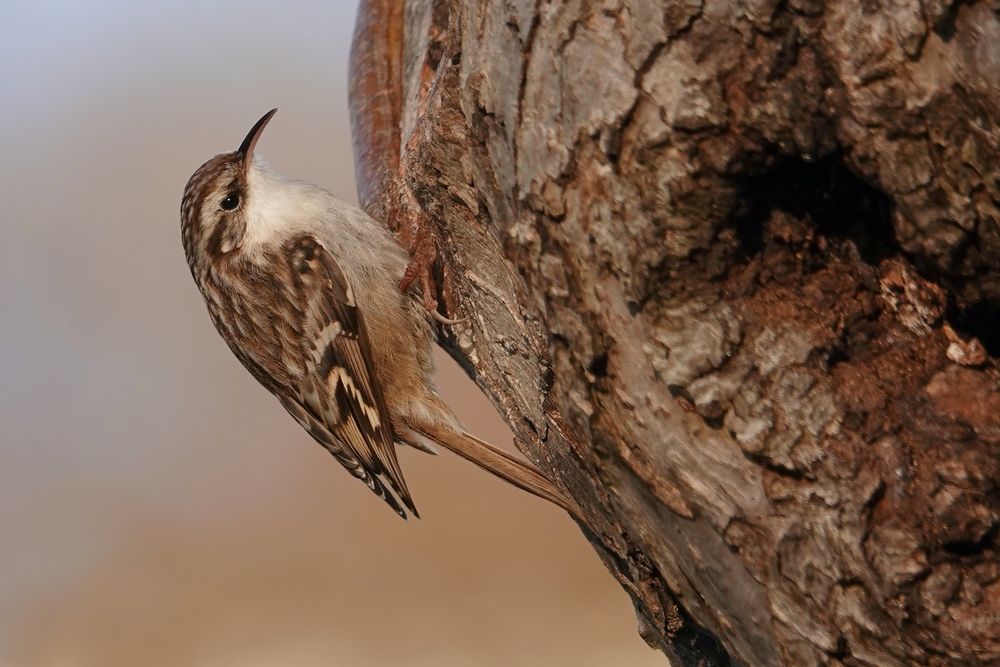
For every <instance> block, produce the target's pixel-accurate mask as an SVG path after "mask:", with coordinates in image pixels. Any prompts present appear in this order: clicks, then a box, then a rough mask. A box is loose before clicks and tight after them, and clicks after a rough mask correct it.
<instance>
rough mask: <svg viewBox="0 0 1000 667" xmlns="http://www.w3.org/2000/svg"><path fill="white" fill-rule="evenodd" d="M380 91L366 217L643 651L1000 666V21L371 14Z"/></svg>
mask: <svg viewBox="0 0 1000 667" xmlns="http://www.w3.org/2000/svg"><path fill="white" fill-rule="evenodd" d="M352 77H353V78H352V95H353V97H352V103H353V111H354V127H355V142H356V150H357V155H358V174H359V181H360V184H361V195H362V200H363V204H364V205H365V207H366V208H367V209H368V210H369V211H370V212H372V213H373V214H374V215H375V216H376V217H378V218H380V219H382V220H384V221H385V223H386V224H387V225H389V226H391V227H392V228H393V229H396V230H397V231H398V232H399V234H400V238H401V239H402V241H403V242H404V243H405V244H406V245H407V246H408V247H409V248H410V249H411V250H413V252H414V255H415V257H417V258H418V259H419V260H420V261H419V262H418V264H419V265H420V266H421V267H427V268H428V269H429V270H428V271H427V272H426V278H427V279H425V280H423V286H424V288H425V289H426V290H431V291H432V292H433V293H432V296H433V297H434V298H436V299H437V300H439V301H440V302H442V303H443V306H444V308H443V310H444V311H445V312H446V313H447V314H449V315H450V316H451V317H463V316H467V317H468V318H469V321H468V322H467V323H466V324H464V325H461V326H458V327H454V328H452V329H451V330H449V331H446V332H444V339H443V343H444V344H445V345H446V346H447V347H448V349H450V351H451V352H452V354H453V355H454V356H456V358H458V359H459V360H460V361H461V362H463V363H464V364H465V366H466V368H468V369H469V370H470V372H471V373H473V374H474V377H475V379H476V381H477V382H478V383H479V385H480V386H481V387H482V388H483V389H484V390H485V391H487V392H488V393H489V394H490V395H491V396H492V397H493V398H494V400H495V402H496V404H497V405H498V406H499V407H500V409H501V410H502V411H503V414H504V415H505V416H506V419H507V421H508V423H509V424H510V425H511V427H512V428H513V430H514V432H515V434H516V437H517V441H518V445H519V447H520V448H521V449H522V450H523V451H524V452H525V453H526V454H527V455H528V456H530V457H531V458H532V459H533V460H534V461H535V462H537V463H538V465H539V466H540V467H541V468H542V469H543V470H545V471H546V472H547V473H549V474H550V475H551V476H552V477H553V478H554V479H556V480H558V483H559V484H560V485H561V486H563V487H564V488H565V489H566V490H567V491H568V492H569V493H570V494H571V495H572V496H573V497H574V498H575V499H576V500H577V502H579V503H580V505H581V506H582V507H583V508H584V509H585V512H586V514H587V516H588V525H587V526H585V527H584V528H585V530H586V531H587V533H588V536H589V537H590V538H591V541H592V542H593V544H594V546H595V547H596V548H597V550H598V551H599V552H600V555H601V557H602V558H603V559H604V560H605V562H606V563H607V566H608V568H609V569H610V570H611V572H612V573H613V574H614V575H615V576H616V577H617V578H618V580H619V581H620V582H621V583H622V585H623V586H624V587H625V588H626V589H627V590H628V592H629V593H630V594H631V596H632V598H633V600H634V602H635V606H636V609H637V612H638V616H639V620H640V631H641V632H642V635H643V637H645V639H646V640H647V641H648V642H650V643H651V644H653V645H655V646H657V647H659V648H661V649H662V650H663V651H664V652H665V653H666V654H667V655H668V656H669V657H670V658H671V659H672V660H673V661H674V662H675V664H678V665H684V664H706V665H721V664H730V663H735V664H746V665H777V664H787V665H810V664H848V665H902V664H974V663H975V664H989V663H998V662H1000V558H998V545H997V533H998V529H1000V489H998V480H1000V367H998V363H997V359H998V355H1000V322H998V319H1000V272H998V270H997V267H998V266H1000V212H998V206H1000V5H998V4H997V3H992V2H946V1H945V0H895V2H892V3H878V2H874V1H866V0H862V1H861V2H858V1H857V0H831V1H830V2H821V1H819V0H788V1H779V0H741V1H736V0H671V1H668V2H657V1H654V0H590V1H585V0H565V1H554V0H551V1H549V0H465V1H464V2H463V1H461V0H406V2H405V3H403V2H401V1H399V0H366V1H363V2H362V3H361V13H360V19H359V26H358V31H357V34H356V39H355V44H354V60H353V65H352ZM414 275H416V274H414Z"/></svg>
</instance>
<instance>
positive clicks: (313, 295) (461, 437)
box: [181, 109, 579, 518]
mask: <svg viewBox="0 0 1000 667" xmlns="http://www.w3.org/2000/svg"><path fill="white" fill-rule="evenodd" d="M276 111H277V109H273V110H271V111H269V112H268V113H267V114H265V115H264V117H263V118H261V119H260V120H259V121H257V123H256V125H254V126H253V128H252V129H251V130H250V133H249V134H248V135H247V137H246V139H244V140H243V143H242V144H241V145H240V147H239V148H238V149H237V150H236V151H235V152H232V153H223V154H221V155H217V156H216V157H214V158H212V159H211V160H209V161H208V162H206V163H205V164H203V165H202V166H201V167H200V168H199V169H198V170H197V171H196V172H195V173H194V175H193V176H191V179H190V180H189V181H188V183H187V187H185V189H184V199H183V203H182V204H181V236H182V239H183V242H184V253H185V255H186V256H187V261H188V265H189V266H190V268H191V274H192V275H193V276H194V280H195V282H196V283H197V284H198V288H199V289H200V290H201V293H202V296H203V297H204V298H205V303H206V304H207V306H208V312H209V315H210V316H211V319H212V322H213V323H214V324H215V328H216V329H217V330H218V332H219V334H220V335H221V336H222V338H223V339H224V340H225V341H226V343H227V344H228V345H229V348H230V349H231V350H232V351H233V353H234V354H235V355H236V357H237V358H238V359H239V360H240V361H241V362H242V363H243V365H244V366H246V368H247V370H249V371H250V372H251V373H252V374H253V375H254V377H255V378H257V380H258V381H259V382H260V383H261V384H262V385H264V386H265V387H266V388H267V389H268V390H269V391H270V392H271V393H272V394H274V395H275V396H276V397H277V398H278V400H279V401H281V404H282V405H283V406H284V407H285V409H286V410H288V412H289V413H290V414H291V415H292V416H293V417H294V418H295V420H296V421H298V422H299V424H301V425H302V427H303V428H305V429H306V431H308V432H309V434H310V435H311V436H312V437H313V438H315V439H316V441H317V442H319V443H320V444H321V445H323V447H325V448H326V449H327V451H329V452H330V453H331V454H333V456H334V457H335V458H336V459H337V460H338V461H339V462H340V463H341V464H342V465H343V466H344V467H345V468H347V469H348V470H349V471H350V472H351V474H352V475H354V476H355V477H357V478H359V479H360V480H362V481H363V482H364V483H365V484H367V485H368V488H370V489H371V490H372V491H374V492H375V493H376V494H377V495H379V496H380V497H381V498H382V499H384V500H385V501H386V502H387V503H388V504H389V505H390V506H391V507H392V508H393V509H394V510H395V511H396V512H397V513H398V514H399V515H400V516H402V517H403V518H406V511H405V510H404V508H403V506H405V507H406V508H408V509H409V510H410V511H411V512H413V514H414V515H415V516H419V515H418V514H417V510H416V508H415V507H414V504H413V499H412V497H411V496H410V491H409V490H408V489H407V486H406V480H405V479H404V478H403V472H402V470H401V469H400V466H399V461H398V459H397V456H396V445H397V444H398V443H404V444H408V445H411V446H414V447H417V448H419V449H423V450H425V451H431V452H433V451H434V445H435V444H439V445H442V446H444V447H445V448H447V449H449V450H451V451H453V452H455V453H456V454H459V455H460V456H463V457H465V458H466V459H468V460H470V461H472V462H473V463H475V464H476V465H478V466H480V467H482V468H484V469H486V470H488V471H490V472H492V473H493V474H495V475H497V476H499V477H501V478H503V479H505V480H507V481H508V482H510V483H512V484H514V485H515V486H518V487H520V488H522V489H524V490H526V491H528V492H530V493H533V494H535V495H537V496H540V497H542V498H545V499H547V500H550V501H551V502H553V503H555V504H557V505H559V506H560V507H562V508H564V509H566V510H567V511H569V512H570V513H571V514H573V515H574V516H578V512H579V510H577V509H576V506H575V505H574V504H573V503H572V501H570V500H568V499H567V498H566V497H565V496H563V494H562V493H560V492H559V491H558V490H557V489H556V487H555V486H554V485H553V484H552V482H550V481H549V480H548V479H547V478H546V477H545V476H544V475H542V473H540V472H539V471H538V470H537V469H535V468H534V467H533V466H531V465H529V464H527V463H525V462H523V461H520V460H518V459H516V458H514V457H513V456H511V455H509V454H507V453H505V452H503V451H501V450H499V449H497V448H496V447H493V446H492V445H490V444H488V443H486V442H483V441H482V440H479V439H478V438H476V437H475V436H473V435H470V434H469V433H467V432H466V431H465V430H464V429H463V428H462V426H461V425H460V424H459V422H458V419H456V418H455V416H454V414H453V413H452V411H451V410H450V409H449V408H448V406H447V405H445V404H444V402H443V401H442V399H441V398H440V396H438V393H437V390H436V389H435V388H434V384H433V381H432V379H431V376H432V373H433V365H432V360H431V341H432V329H431V326H430V322H429V321H428V313H427V311H426V310H425V309H424V308H423V307H422V306H421V305H420V304H419V302H418V301H417V299H416V298H415V297H413V296H412V295H409V294H404V293H402V292H401V291H400V290H399V287H398V285H399V282H400V279H401V278H402V276H403V273H404V271H405V269H406V266H407V263H408V257H407V255H406V253H405V252H404V251H403V250H402V249H401V248H400V247H399V246H398V245H397V244H396V242H395V240H394V239H393V237H392V235H391V234H390V233H389V232H388V230H386V229H385V228H383V227H381V226H380V225H379V224H378V223H377V222H375V221H374V220H373V219H372V218H371V217H369V216H368V215H367V214H365V213H364V212H363V211H361V210H359V209H357V208H355V207H353V206H351V205H349V204H347V203H345V202H342V201H340V200H338V199H336V198H335V197H334V196H333V195H331V194H330V193H329V192H327V191H326V190H323V189H321V188H318V187H316V186H314V185H310V184H308V183H303V182H301V181H295V180H290V179H287V178H284V177H283V176H280V175H278V174H276V173H274V172H273V171H271V170H270V169H269V168H268V167H267V166H266V165H265V164H264V163H263V162H261V161H260V160H259V159H255V158H254V147H255V146H256V145H257V141H258V139H260V136H261V133H262V132H263V130H264V127H265V126H266V125H267V123H268V121H270V120H271V118H272V116H274V114H275V112H276Z"/></svg>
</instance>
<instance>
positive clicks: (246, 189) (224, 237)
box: [181, 109, 278, 278]
mask: <svg viewBox="0 0 1000 667" xmlns="http://www.w3.org/2000/svg"><path fill="white" fill-rule="evenodd" d="M277 111H278V110H277V109H271V110H270V111H268V112H267V113H266V114H264V116H263V117H262V118H261V119H260V120H258V121H257V122H256V123H255V124H254V126H253V127H252V128H251V129H250V132H249V133H248V134H247V136H246V138H245V139H244V140H243V143H242V144H240V147H239V148H237V149H236V150H235V151H233V152H231V153H223V154H221V155H216V156H215V157H213V158H212V159H211V160H209V161H208V162H206V163H205V164H203V165H202V166H201V167H199V168H198V170H197V171H195V172H194V174H193V175H192V176H191V178H190V179H189V180H188V182H187V186H185V188H184V199H183V200H182V203H181V236H182V239H183V241H184V253H185V254H186V255H187V260H188V264H189V265H190V266H191V271H192V273H194V274H195V278H197V277H198V274H199V273H200V270H199V269H203V268H205V267H206V266H207V265H208V264H209V263H211V262H212V261H214V260H216V259H218V258H220V257H223V256H225V255H228V254H229V253H231V252H233V251H235V250H238V249H239V248H240V247H241V246H242V245H243V241H244V239H245V237H246V233H247V224H248V221H249V210H248V209H249V206H250V200H251V193H250V182H251V172H252V171H253V169H254V163H253V152H254V147H255V146H256V145H257V140H258V139H260V136H261V134H262V133H263V132H264V128H265V127H266V126H267V123H268V121H270V120H271V118H272V117H273V116H274V114H275V113H276V112H277Z"/></svg>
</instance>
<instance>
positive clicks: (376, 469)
mask: <svg viewBox="0 0 1000 667" xmlns="http://www.w3.org/2000/svg"><path fill="white" fill-rule="evenodd" d="M285 251H286V254H287V260H288V263H289V270H290V274H291V289H292V290H293V291H294V294H293V295H292V303H293V304H295V306H296V308H297V309H299V312H298V313H297V316H298V317H301V318H302V319H301V323H300V324H301V327H300V329H299V330H300V331H301V332H302V353H303V359H304V373H303V374H302V376H301V378H300V379H299V381H298V386H297V387H295V388H294V389H296V390H297V393H298V395H297V396H292V397H290V398H289V397H286V398H285V399H283V401H282V402H283V403H284V404H285V408H286V409H287V410H288V411H289V412H290V413H291V414H292V415H293V416H294V417H295V418H296V419H297V420H298V421H299V423H300V424H302V426H304V427H305V428H306V430H307V431H309V432H310V434H312V436H313V437H314V438H316V440H318V441H319V442H320V443H321V444H322V445H324V446H325V447H326V448H327V449H328V450H330V452H331V453H332V454H333V455H334V456H335V457H336V458H337V460H338V461H340V462H341V463H342V464H343V465H344V467H346V468H347V469H348V470H350V472H351V473H352V474H354V475H355V476H356V477H359V478H361V479H362V480H363V481H364V482H365V483H366V484H368V486H369V488H371V489H372V491H374V492H375V493H376V494H378V495H379V496H381V497H382V498H383V499H384V500H385V501H386V502H387V503H389V505H390V506H392V508H393V509H394V510H396V512H397V513H398V514H399V515H400V516H402V517H404V518H405V517H406V513H405V512H404V511H403V509H402V508H401V507H400V505H399V502H398V501H397V500H396V498H395V497H394V496H393V493H392V492H394V493H395V495H396V496H398V497H399V500H401V501H402V502H403V504H404V505H406V507H407V508H409V510H410V511H411V512H413V514H414V515H415V516H419V515H418V514H417V511H416V508H415V507H414V506H413V500H412V498H411V497H410V492H409V490H408V489H407V488H406V481H405V480H404V479H403V472H402V470H401V469H400V467H399V461H398V459H397V458H396V447H395V443H394V436H393V429H392V422H391V421H390V419H389V413H388V410H387V409H386V406H385V400H384V398H383V396H382V388H381V387H380V386H379V384H378V381H377V379H376V376H375V371H374V367H373V360H372V351H371V343H370V341H369V339H368V333H367V331H366V330H365V322H364V318H363V317H362V315H361V311H359V310H358V308H357V304H356V303H355V300H354V293H353V290H352V287H351V284H350V282H349V281H348V279H347V276H346V275H344V272H343V270H341V268H340V266H339V265H338V264H337V261H336V260H335V259H334V258H333V256H332V255H331V254H330V253H329V252H328V251H327V249H326V248H325V247H323V244H322V243H320V242H319V240H317V239H316V238H315V237H313V236H311V235H304V236H300V237H298V238H296V239H294V240H293V241H291V242H289V243H288V244H287V245H286V246H285ZM386 482H387V483H388V485H389V487H391V489H392V492H390V491H389V489H387V488H386Z"/></svg>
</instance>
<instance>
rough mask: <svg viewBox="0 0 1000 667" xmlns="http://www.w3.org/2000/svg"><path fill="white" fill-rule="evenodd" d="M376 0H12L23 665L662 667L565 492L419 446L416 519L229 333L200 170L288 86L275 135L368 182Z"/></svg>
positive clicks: (491, 426) (6, 595) (8, 567)
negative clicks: (336, 455) (210, 289)
mask: <svg viewBox="0 0 1000 667" xmlns="http://www.w3.org/2000/svg"><path fill="white" fill-rule="evenodd" d="M354 5H355V2H354V1H353V0H326V1H325V2H308V3H296V4H288V3H277V2H274V3H251V2H226V3H213V4H210V5H206V4H204V3H201V2H193V1H191V0H184V1H182V2H172V3H161V4H158V5H146V4H141V3H140V4H137V3H134V2H110V1H107V0H104V1H100V2H53V3H34V2H17V1H15V2H11V0H6V2H4V3H3V4H2V5H0V84H2V98H3V100H4V102H3V104H2V105H0V128H2V129H0V155H2V159H0V203H2V207H3V208H2V222H0V314H2V315H0V317H2V326H0V355H2V358H0V360H2V367H0V368H2V370H0V536H2V543H0V665H3V666H4V667H6V666H8V665H9V666H13V667H22V666H23V667H34V666H36V665H41V666H53V667H77V666H90V665H95V666H97V665H99V666H102V667H103V666H117V665H128V666H133V665H147V666H156V665H213V666H215V665H223V666H226V665H240V666H243V665H250V666H253V665H262V666H263V665H283V666H307V665H309V666H311V665H317V666H318V665H435V666H446V665H581V666H585V665H595V666H596V665H654V664H656V665H659V664H663V660H662V658H660V657H658V655H657V654H655V653H653V652H652V651H650V650H649V649H648V648H646V646H645V645H644V644H643V643H642V641H641V640H640V639H639V638H638V636H637V634H636V632H635V622H634V617H633V615H632V611H631V605H630V603H629V601H628V599H627V596H626V595H625V594H624V592H622V590H621V589H620V588H619V587H618V585H617V584H616V583H615V582H614V581H613V580H612V578H611V577H610V575H608V574H607V572H606V571H605V570H604V567H603V566H602V565H601V563H600V562H599V560H598V558H597V557H596V555H595V554H594V552H593V551H592V549H591V548H590V546H589V545H588V544H587V542H586V541H585V540H584V538H583V537H582V535H581V534H580V532H579V531H578V529H577V528H576V527H575V526H574V525H573V524H572V522H571V521H570V520H569V519H567V518H566V517H565V516H564V515H562V514H561V513H560V512H558V511H556V510H554V509H553V508H551V507H549V506H547V505H545V504H543V503H542V502H540V501H536V500H534V499H532V498H529V497H527V496H525V495H523V494H520V493H518V492H516V491H514V490H512V489H510V488H507V487H505V486H504V485H502V484H501V483H499V482H496V481H494V480H492V479H490V478H488V477H487V476H485V475H484V474H482V473H480V472H479V471H478V470H476V469H474V468H472V467H470V466H469V465H468V464H464V463H462V462H460V461H457V460H455V459H454V458H451V457H448V456H446V455H442V456H440V457H437V458H432V457H428V456H424V455H421V454H419V453H418V452H411V451H406V452H403V455H402V456H403V464H404V467H405V468H406V469H407V471H408V478H409V480H410V487H411V489H412V490H413V492H414V495H415V497H416V500H417V502H418V504H419V507H420V509H421V513H422V515H423V516H424V519H423V520H421V521H410V522H408V523H403V522H402V521H400V520H399V519H398V518H397V517H396V516H395V515H393V514H392V512H390V511H389V510H388V509H387V508H386V507H385V506H383V504H382V503H381V502H380V501H378V500H377V499H376V498H375V497H374V496H372V495H371V494H370V493H369V492H368V491H367V490H366V489H365V488H364V487H363V486H361V485H360V484H358V483H357V482H356V481H354V480H352V479H350V478H349V476H348V475H346V474H345V473H344V471H343V470H341V469H340V467H339V466H338V465H337V464H336V463H335V462H334V461H333V460H332V458H330V457H329V456H328V455H327V454H326V453H325V452H324V451H323V450H322V449H321V448H320V447H319V446H317V445H315V444H314V443H313V442H312V441H311V440H310V439H309V438H308V436H307V435H306V434H305V433H304V432H303V431H301V430H300V429H299V428H298V427H297V426H296V425H295V424H294V423H293V422H292V421H291V419H289V418H288V417H287V416H286V415H285V413H284V411H283V410H282V409H281V407H280V406H279V405H278V403H277V402H276V401H275V400H274V399H272V398H271V397H270V396H269V395H268V394H267V393H266V392H265V391H264V390H263V389H261V388H260V387H259V386H258V385H257V384H256V382H255V381H254V380H253V379H252V378H251V377H250V375H249V374H248V373H246V372H245V371H244V370H243V369H242V367H240V366H239V364H238V363H237V361H236V360H235V359H234V358H233V356H232V355H231V354H230V352H229V351H228V349H226V347H225V345H224V344H223V343H222V341H221V340H220V339H219V338H218V336H217V335H216V334H215V332H214V331H213V330H212V327H211V325H210V323H209V321H208V317H207V315H206V312H205V309H204V306H203V305H202V302H201V299H200V296H199V295H198V293H197V291H196V289H195V287H194V284H193V282H192V281H191V278H190V275H189V274H188V269H187V266H186V264H185V262H184V257H183V253H182V251H181V247H180V241H179V222H178V212H177V211H178V207H179V202H180V196H181V191H182V188H183V186H184V183H185V182H186V180H187V178H188V176H189V175H190V174H191V173H192V172H193V171H194V169H195V168H196V167H197V166H198V165H199V164H201V163H202V162H203V161H204V160H206V159H207V158H209V157H211V156H212V155H213V154H215V153H218V152H223V151H228V150H232V149H234V148H235V147H236V145H237V144H238V143H239V142H240V140H241V139H242V138H243V135H244V134H245V132H246V131H247V129H249V127H250V125H251V124H252V123H253V122H254V121H255V120H256V119H257V118H258V117H259V116H260V115H261V114H262V113H263V112H264V111H266V110H267V109H269V108H271V107H273V106H278V107H280V109H281V110H280V112H279V114H278V116H277V117H276V118H275V121H274V122H272V124H271V126H270V127H269V129H268V131H267V133H266V134H265V136H264V139H263V140H262V142H261V144H260V146H259V148H258V151H259V152H260V154H262V155H264V156H265V157H267V158H268V159H269V161H270V162H271V164H272V165H273V166H275V167H276V168H277V169H278V170H280V171H284V172H286V173H288V174H290V175H294V176H296V177H300V178H304V179H306V180H310V181H313V182H316V183H319V184H321V185H323V186H325V187H327V188H328V189H330V190H331V191H332V192H333V193H334V194H336V195H338V196H340V197H342V198H344V199H347V200H350V201H353V200H354V197H355V194H354V193H355V190H354V180H353V169H352V165H351V149H350V136H349V129H348V120H347V111H346V109H347V99H346V90H347V84H346V62H347V51H348V47H349V43H350V37H351V31H352V26H353V20H354V9H355V8H354ZM442 361H443V362H446V363H442V364H441V366H442V367H441V371H440V374H441V383H442V386H443V390H444V393H445V395H446V396H447V397H448V398H449V399H450V401H451V402H452V403H453V405H455V407H456V409H457V411H458V412H459V415H460V416H461V417H462V418H463V420H464V421H465V422H466V423H467V424H468V425H469V426H470V427H471V428H472V430H473V431H474V432H476V433H478V434H479V435H481V436H484V437H487V438H488V439H491V440H493V441H495V442H497V443H498V444H502V445H505V446H506V445H507V444H508V443H509V442H510V436H509V433H508V432H507V431H506V429H505V427H504V425H503V423H502V421H501V420H500V419H499V417H498V416H497V415H496V413H495V412H494V410H493V408H492V407H491V406H490V404H489V403H488V402H487V401H486V399H485V398H483V397H482V396H481V395H479V393H478V391H476V390H475V389H474V388H473V387H472V385H471V384H470V383H469V381H468V380H467V379H466V378H465V377H464V376H462V375H461V373H460V372H459V371H458V370H457V369H456V368H455V367H454V366H453V364H451V362H450V361H447V360H445V359H444V358H443V357H442Z"/></svg>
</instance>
